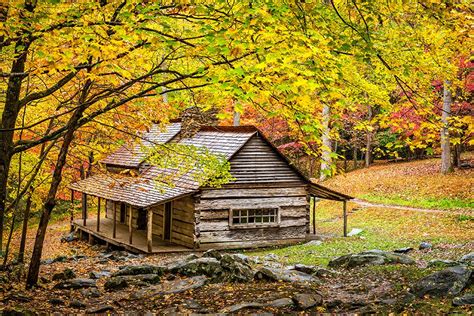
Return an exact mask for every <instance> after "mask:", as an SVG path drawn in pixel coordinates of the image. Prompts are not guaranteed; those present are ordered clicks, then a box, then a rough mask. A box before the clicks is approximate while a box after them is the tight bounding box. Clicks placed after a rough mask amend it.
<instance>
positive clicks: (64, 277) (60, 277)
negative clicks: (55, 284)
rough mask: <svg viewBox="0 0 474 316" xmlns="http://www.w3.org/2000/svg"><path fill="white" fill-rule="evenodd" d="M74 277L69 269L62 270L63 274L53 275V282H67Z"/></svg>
mask: <svg viewBox="0 0 474 316" xmlns="http://www.w3.org/2000/svg"><path fill="white" fill-rule="evenodd" d="M75 277H76V274H75V273H74V271H72V270H71V269H69V268H66V269H64V271H63V272H59V273H55V274H54V275H53V281H58V280H69V279H74V278H75Z"/></svg>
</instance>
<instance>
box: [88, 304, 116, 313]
mask: <svg viewBox="0 0 474 316" xmlns="http://www.w3.org/2000/svg"><path fill="white" fill-rule="evenodd" d="M113 310H114V307H113V306H110V305H100V306H98V307H92V308H90V309H88V310H86V314H100V313H105V312H108V311H113Z"/></svg>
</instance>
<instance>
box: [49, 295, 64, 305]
mask: <svg viewBox="0 0 474 316" xmlns="http://www.w3.org/2000/svg"><path fill="white" fill-rule="evenodd" d="M48 302H49V303H50V304H52V305H64V300H63V299H60V298H56V297H53V298H51V299H49V301H48Z"/></svg>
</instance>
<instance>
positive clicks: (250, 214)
mask: <svg viewBox="0 0 474 316" xmlns="http://www.w3.org/2000/svg"><path fill="white" fill-rule="evenodd" d="M277 215H278V209H276V208H264V209H245V210H232V225H236V226H238V225H246V226H259V225H269V224H275V223H277V222H278V218H277Z"/></svg>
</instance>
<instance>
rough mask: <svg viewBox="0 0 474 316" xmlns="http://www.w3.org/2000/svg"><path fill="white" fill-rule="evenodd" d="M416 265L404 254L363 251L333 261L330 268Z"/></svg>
mask: <svg viewBox="0 0 474 316" xmlns="http://www.w3.org/2000/svg"><path fill="white" fill-rule="evenodd" d="M395 263H399V264H415V260H413V259H412V258H411V257H409V256H407V255H403V254H398V253H393V252H387V251H382V250H369V251H363V252H361V253H358V254H349V255H345V256H341V257H337V258H334V259H332V260H331V261H330V262H329V265H328V266H329V267H334V268H338V267H343V268H353V267H359V266H366V265H384V264H395Z"/></svg>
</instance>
